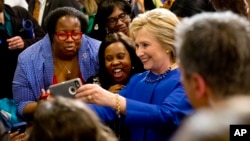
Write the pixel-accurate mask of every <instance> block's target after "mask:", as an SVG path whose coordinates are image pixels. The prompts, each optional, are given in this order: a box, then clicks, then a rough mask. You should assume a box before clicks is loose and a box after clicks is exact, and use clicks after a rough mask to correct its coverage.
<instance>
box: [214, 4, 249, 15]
mask: <svg viewBox="0 0 250 141" xmlns="http://www.w3.org/2000/svg"><path fill="white" fill-rule="evenodd" d="M211 2H212V4H213V6H214V7H215V9H216V10H218V11H226V10H230V11H232V12H234V13H236V14H239V15H241V16H245V17H247V16H248V13H247V11H246V9H245V2H244V0H211Z"/></svg>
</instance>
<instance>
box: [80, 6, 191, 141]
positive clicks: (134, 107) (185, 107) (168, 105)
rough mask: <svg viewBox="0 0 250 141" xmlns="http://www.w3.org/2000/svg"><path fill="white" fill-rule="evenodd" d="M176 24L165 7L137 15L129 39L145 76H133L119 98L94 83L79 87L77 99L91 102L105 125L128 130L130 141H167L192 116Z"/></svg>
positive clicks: (140, 74)
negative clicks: (178, 52)
mask: <svg viewBox="0 0 250 141" xmlns="http://www.w3.org/2000/svg"><path fill="white" fill-rule="evenodd" d="M177 24H179V20H178V18H177V17H176V16H175V14H173V13H172V12H170V11H169V10H167V9H163V8H157V9H154V10H151V11H148V12H146V13H144V14H141V15H138V17H136V18H134V20H133V21H132V23H131V24H130V29H131V30H130V33H131V34H130V35H131V37H132V38H133V39H134V40H135V42H136V54H137V56H138V57H139V58H140V60H141V62H142V63H143V66H144V69H146V70H147V71H145V72H143V73H139V74H136V75H134V76H133V77H132V78H131V79H130V81H129V83H128V84H127V85H126V87H125V88H123V89H122V90H121V91H119V92H118V93H117V94H114V93H112V92H110V91H107V90H105V89H103V88H101V87H100V86H99V85H97V84H85V85H82V86H81V87H80V88H79V89H78V92H77V94H76V98H78V99H81V100H82V101H84V102H88V103H93V104H92V105H90V107H91V108H92V109H93V110H94V111H95V112H97V113H98V115H99V117H100V118H101V119H102V120H103V122H107V121H113V120H115V119H117V118H120V120H121V121H122V123H123V124H124V125H127V126H129V127H130V130H131V132H130V133H131V139H130V140H131V141H142V140H144V141H152V140H155V141H166V140H168V139H169V138H170V137H171V136H172V134H173V133H174V132H175V130H176V129H177V127H178V126H179V124H180V122H181V121H182V119H183V118H184V117H185V116H187V115H189V114H190V113H191V112H192V107H191V105H190V104H189V101H188V99H187V97H186V94H185V92H184V88H183V86H182V85H181V82H180V72H179V70H178V65H177V64H176V51H175V48H174V42H175V39H174V35H175V28H176V26H177ZM98 105H99V106H98Z"/></svg>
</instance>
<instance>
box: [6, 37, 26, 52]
mask: <svg viewBox="0 0 250 141" xmlns="http://www.w3.org/2000/svg"><path fill="white" fill-rule="evenodd" d="M7 42H8V44H9V49H10V50H15V49H22V48H24V41H23V39H22V37H21V36H15V37H12V38H9V39H7Z"/></svg>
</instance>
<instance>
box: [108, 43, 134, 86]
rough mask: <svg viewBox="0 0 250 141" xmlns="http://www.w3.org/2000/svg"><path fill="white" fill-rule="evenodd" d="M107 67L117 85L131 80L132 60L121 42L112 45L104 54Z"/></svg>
mask: <svg viewBox="0 0 250 141" xmlns="http://www.w3.org/2000/svg"><path fill="white" fill-rule="evenodd" d="M104 54H105V55H104V57H105V66H106V69H107V71H108V73H109V75H110V76H111V77H112V78H113V80H114V81H115V82H116V83H120V84H121V83H123V82H125V81H127V80H128V79H129V76H130V71H131V60H130V55H129V52H128V51H127V49H126V47H125V46H124V45H123V44H122V43H121V42H115V43H112V44H110V45H109V46H108V47H107V48H106V49H105V52H104Z"/></svg>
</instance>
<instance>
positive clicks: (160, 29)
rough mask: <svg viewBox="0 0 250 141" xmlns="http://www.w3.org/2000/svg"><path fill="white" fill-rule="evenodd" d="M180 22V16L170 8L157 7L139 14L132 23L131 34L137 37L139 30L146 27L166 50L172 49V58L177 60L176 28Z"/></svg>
mask: <svg viewBox="0 0 250 141" xmlns="http://www.w3.org/2000/svg"><path fill="white" fill-rule="evenodd" d="M178 23H179V20H178V18H177V17H176V16H175V14H173V13H172V12H171V11H169V10H168V9H164V8H156V9H153V10H150V11H147V12H145V13H143V14H139V15H138V16H137V17H136V18H134V20H133V21H132V23H131V24H130V28H129V30H130V36H131V38H133V39H135V37H136V34H137V32H138V31H139V30H140V29H141V28H144V29H146V30H147V31H148V32H150V33H152V35H153V36H155V37H156V39H157V40H158V41H159V42H160V43H161V44H162V46H163V47H165V48H166V50H170V52H171V57H172V58H171V59H172V60H173V61H175V60H176V50H175V47H174V42H175V39H174V37H175V28H176V25H177V24H178Z"/></svg>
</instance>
